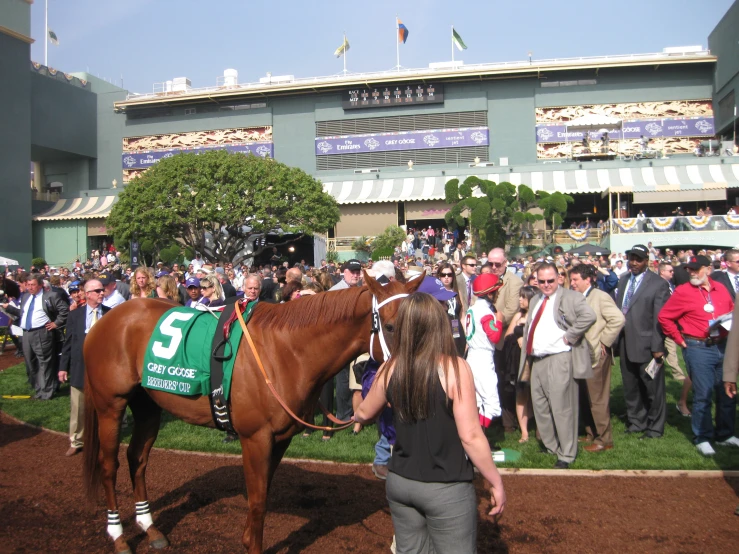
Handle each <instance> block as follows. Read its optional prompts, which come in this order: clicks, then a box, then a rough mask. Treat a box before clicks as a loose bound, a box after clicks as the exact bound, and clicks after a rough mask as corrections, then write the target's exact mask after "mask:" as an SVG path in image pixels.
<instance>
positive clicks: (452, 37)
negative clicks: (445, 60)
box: [451, 23, 454, 67]
mask: <svg viewBox="0 0 739 554" xmlns="http://www.w3.org/2000/svg"><path fill="white" fill-rule="evenodd" d="M451 39H452V67H454V23H452V34H451Z"/></svg>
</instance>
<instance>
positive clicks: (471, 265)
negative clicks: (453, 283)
mask: <svg viewBox="0 0 739 554" xmlns="http://www.w3.org/2000/svg"><path fill="white" fill-rule="evenodd" d="M464 265H468V266H470V267H477V264H464Z"/></svg>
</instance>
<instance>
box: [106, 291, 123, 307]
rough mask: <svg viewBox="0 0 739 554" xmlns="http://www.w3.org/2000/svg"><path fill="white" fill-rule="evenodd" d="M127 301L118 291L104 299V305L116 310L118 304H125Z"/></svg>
mask: <svg viewBox="0 0 739 554" xmlns="http://www.w3.org/2000/svg"><path fill="white" fill-rule="evenodd" d="M125 301H126V299H125V298H123V295H121V293H120V292H118V291H117V290H114V291H113V294H111V295H110V296H109V297H108V298H105V299H103V305H104V306H107V307H108V308H115V307H116V306H117V305H118V304H123V303H124V302H125Z"/></svg>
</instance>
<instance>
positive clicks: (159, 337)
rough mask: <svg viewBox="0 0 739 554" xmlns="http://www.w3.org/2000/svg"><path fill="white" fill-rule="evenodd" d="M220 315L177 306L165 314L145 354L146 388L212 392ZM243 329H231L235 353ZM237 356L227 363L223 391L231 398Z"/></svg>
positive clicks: (194, 394)
mask: <svg viewBox="0 0 739 554" xmlns="http://www.w3.org/2000/svg"><path fill="white" fill-rule="evenodd" d="M217 327H218V318H217V317H214V316H213V314H211V313H210V312H207V311H201V310H195V309H192V308H173V309H171V310H168V311H167V312H165V313H164V315H162V317H161V318H160V319H159V321H158V322H157V325H156V327H155V328H154V332H153V333H152V335H151V339H149V345H148V346H147V347H146V354H145V355H144V373H143V376H142V379H141V385H142V386H143V387H145V388H149V389H154V390H159V391H164V392H169V393H172V394H179V395H183V396H196V395H206V396H207V395H208V394H210V356H211V346H212V344H213V336H214V335H215V332H216V328H217ZM242 334H243V331H242V330H241V326H240V325H234V326H233V327H232V329H231V333H230V336H229V342H230V343H231V346H232V348H233V352H234V353H235V352H236V350H237V348H238V345H239V342H240V341H241V336H242ZM235 359H236V356H231V357H230V359H228V360H226V361H224V363H223V373H224V376H223V392H224V397H225V398H228V394H229V392H230V389H231V376H232V374H233V366H234V361H235Z"/></svg>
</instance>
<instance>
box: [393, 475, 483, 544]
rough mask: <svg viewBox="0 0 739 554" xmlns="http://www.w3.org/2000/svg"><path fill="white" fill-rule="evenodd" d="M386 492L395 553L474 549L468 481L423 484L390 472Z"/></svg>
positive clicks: (473, 513)
mask: <svg viewBox="0 0 739 554" xmlns="http://www.w3.org/2000/svg"><path fill="white" fill-rule="evenodd" d="M385 492H386V494H387V500H388V503H389V504H390V512H391V513H392V516H393V526H394V527H395V541H396V542H395V548H396V553H397V554H405V553H413V554H417V553H422V554H445V553H452V554H468V553H474V552H477V517H478V515H477V497H476V495H475V487H474V486H473V484H472V483H471V482H461V483H422V482H421V481H413V480H411V479H406V478H405V477H401V476H400V475H397V474H395V473H393V472H390V473H388V476H387V482H386V486H385Z"/></svg>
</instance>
